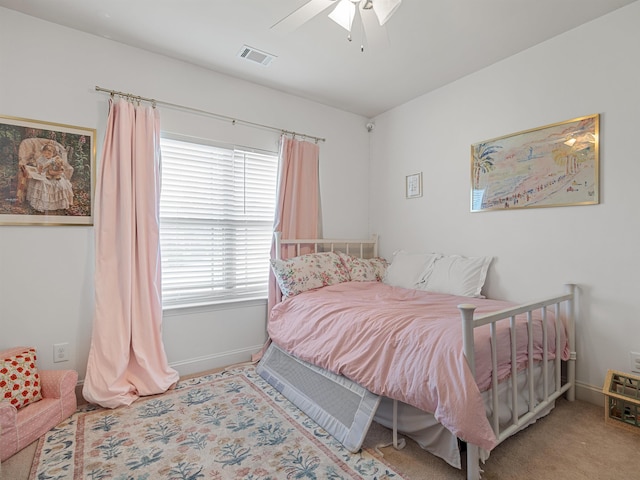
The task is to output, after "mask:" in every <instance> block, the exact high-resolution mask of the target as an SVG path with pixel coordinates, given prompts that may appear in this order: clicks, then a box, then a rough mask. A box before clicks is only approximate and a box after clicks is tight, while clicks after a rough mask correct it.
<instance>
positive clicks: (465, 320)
mask: <svg viewBox="0 0 640 480" xmlns="http://www.w3.org/2000/svg"><path fill="white" fill-rule="evenodd" d="M566 290H567V293H566V294H564V295H559V296H556V297H551V298H547V299H545V300H542V301H539V302H534V303H529V304H526V305H520V306H518V307H516V308H513V309H508V310H502V311H500V312H495V313H492V314H488V315H483V316H478V317H475V318H474V310H475V308H476V307H475V306H474V305H471V304H462V305H458V308H459V309H460V312H461V315H462V330H463V344H464V353H465V356H466V358H467V362H468V363H469V367H470V369H471V371H472V372H473V373H474V374H475V359H474V352H475V346H474V329H475V328H478V327H481V326H483V325H490V329H491V330H490V331H491V364H492V384H491V392H492V399H493V405H492V407H493V408H492V412H493V413H492V418H490V420H491V425H492V427H493V430H494V432H495V434H496V437H497V438H498V443H500V442H502V441H503V440H504V439H506V438H507V437H509V436H511V435H513V434H514V433H516V432H517V431H519V430H521V429H522V428H523V427H524V426H526V425H527V424H528V423H530V422H531V421H532V420H533V419H535V418H536V416H537V415H538V414H540V412H542V411H543V410H545V409H547V408H549V407H550V406H551V405H552V404H553V402H554V401H555V400H556V399H557V398H558V397H560V396H561V395H563V394H564V393H565V392H566V394H567V395H566V397H567V399H568V400H569V401H573V400H574V399H575V361H576V352H575V318H574V315H575V309H574V297H575V285H572V284H568V285H566ZM550 307H551V308H555V322H556V329H557V330H559V329H560V328H562V327H563V326H564V328H565V331H566V332H567V338H568V343H569V350H570V358H569V360H568V361H567V368H566V378H565V379H564V381H563V378H562V369H561V362H562V360H561V355H560V354H558V355H556V356H555V368H554V372H555V382H554V385H555V388H554V389H553V391H550V390H549V388H548V384H549V382H547V378H548V375H549V372H548V370H549V362H548V361H547V360H548V355H549V352H548V342H547V327H548V320H547V308H550ZM536 310H540V311H541V314H542V333H543V342H542V343H543V365H542V368H543V378H544V394H543V398H538V397H537V396H536V394H535V392H534V380H533V371H534V368H533V366H534V365H533V335H532V334H531V333H532V328H533V323H532V317H533V312H534V311H536ZM523 314H524V315H526V317H527V324H528V338H529V343H528V358H529V363H528V366H527V368H528V375H529V381H528V382H527V383H528V389H529V392H528V411H527V412H526V413H524V414H522V415H518V386H517V382H512V391H511V422H510V424H509V425H508V426H507V427H505V428H502V429H501V427H500V422H499V418H500V414H499V404H498V393H497V392H498V371H497V368H498V367H497V351H496V345H497V339H496V324H497V322H499V321H509V322H510V323H511V366H512V367H511V378H516V375H517V364H516V360H515V358H516V328H515V322H516V316H517V315H523ZM560 339H561V336H560V335H556V346H555V350H556V352H561V350H562V348H561V345H560ZM480 473H481V469H480V450H479V448H478V447H477V446H476V445H470V444H468V445H467V480H479V479H480Z"/></svg>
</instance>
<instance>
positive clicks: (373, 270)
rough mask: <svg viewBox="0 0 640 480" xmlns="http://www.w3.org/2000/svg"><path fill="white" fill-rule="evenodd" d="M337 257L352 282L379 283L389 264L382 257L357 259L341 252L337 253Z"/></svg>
mask: <svg viewBox="0 0 640 480" xmlns="http://www.w3.org/2000/svg"><path fill="white" fill-rule="evenodd" d="M338 255H340V259H341V260H342V263H344V265H345V267H347V270H348V271H349V276H350V277H351V281H352V282H380V281H382V279H383V278H384V274H385V273H386V271H387V267H388V266H389V262H387V261H386V260H385V259H384V258H382V257H374V258H359V257H354V256H353V255H347V254H346V253H343V252H338Z"/></svg>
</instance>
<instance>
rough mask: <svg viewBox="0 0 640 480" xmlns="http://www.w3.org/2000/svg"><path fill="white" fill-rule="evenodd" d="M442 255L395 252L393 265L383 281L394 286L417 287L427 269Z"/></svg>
mask: <svg viewBox="0 0 640 480" xmlns="http://www.w3.org/2000/svg"><path fill="white" fill-rule="evenodd" d="M439 256H440V255H438V254H435V253H407V252H405V251H404V250H399V251H397V252H396V253H394V254H393V260H392V261H391V265H389V266H388V267H387V271H386V273H385V275H384V278H383V279H382V281H383V282H384V283H386V284H387V285H391V286H393V287H403V288H417V285H418V282H419V281H420V279H421V278H422V277H423V276H424V273H425V271H426V270H428V269H429V268H431V266H432V265H433V262H435V260H436V259H437V258H438V257H439Z"/></svg>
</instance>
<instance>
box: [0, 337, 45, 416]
mask: <svg viewBox="0 0 640 480" xmlns="http://www.w3.org/2000/svg"><path fill="white" fill-rule="evenodd" d="M0 395H1V397H0V401H2V402H6V401H8V402H9V403H11V405H13V406H14V407H16V408H22V407H24V406H25V405H28V404H30V403H34V402H37V401H38V400H40V399H41V398H42V392H41V391H40V375H39V374H38V368H37V366H36V349H35V348H26V349H25V350H23V351H22V352H20V353H16V354H14V355H12V356H10V357H5V358H0Z"/></svg>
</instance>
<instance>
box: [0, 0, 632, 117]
mask: <svg viewBox="0 0 640 480" xmlns="http://www.w3.org/2000/svg"><path fill="white" fill-rule="evenodd" d="M374 1H375V0H374ZM634 1H636V0H404V1H403V2H402V5H401V6H400V8H399V9H398V10H397V12H396V13H395V15H394V16H393V17H392V18H391V19H390V20H389V21H388V23H387V24H386V26H385V27H386V29H387V35H388V38H389V45H388V46H387V47H385V48H369V47H367V45H366V41H365V49H364V52H361V51H360V45H361V43H362V40H361V27H360V26H359V24H356V23H354V28H353V32H354V33H353V41H352V42H349V41H348V40H347V35H346V31H345V30H343V29H342V28H341V27H339V26H338V25H337V24H335V23H334V22H333V21H331V20H330V19H328V18H327V14H328V13H329V12H330V11H331V9H327V10H326V11H325V12H323V13H321V14H320V15H318V16H316V17H315V18H314V19H312V20H311V21H309V22H307V23H305V24H304V25H302V26H301V27H300V28H298V29H296V30H294V31H292V32H289V33H280V32H277V31H275V30H273V29H271V28H270V27H271V26H272V25H273V24H275V23H276V22H277V21H278V20H280V19H282V18H283V17H285V16H286V15H288V14H289V13H291V12H293V11H294V10H295V9H296V8H298V7H300V6H302V5H304V4H305V3H306V2H307V0H270V1H268V0H55V1H54V0H0V6H3V7H6V8H10V9H12V10H17V11H19V12H23V13H25V14H27V15H32V16H34V17H38V18H41V19H43V20H48V21H51V22H54V23H58V24H61V25H65V26H67V27H70V28H74V29H77V30H81V31H84V32H88V33H91V34H94V35H98V36H102V37H105V38H109V39H112V40H114V41H117V42H121V43H124V44H127V45H131V46H135V47H140V48H143V49H146V50H149V51H152V52H156V53H160V54H164V55H167V56H170V57H173V58H177V59H181V60H184V61H187V62H191V63H193V64H196V65H200V66H202V67H205V68H209V69H211V70H215V71H218V72H222V73H225V74H228V75H232V76H237V77H240V78H243V79H246V80H249V81H252V82H254V83H258V84H261V85H265V86H268V87H272V88H276V89H278V90H282V91H285V92H288V93H291V94H294V95H298V96H301V97H305V98H309V99H311V100H314V101H318V102H321V103H324V104H327V105H331V106H334V107H337V108H340V109H343V110H347V111H350V112H354V113H357V114H360V115H363V116H365V117H373V116H375V115H377V114H379V113H382V112H384V111H386V110H388V109H390V108H393V107H395V106H397V105H400V104H402V103H404V102H406V101H408V100H411V99H413V98H415V97H417V96H419V95H422V94H424V93H427V92H429V91H431V90H434V89H436V88H438V87H441V86H443V85H445V84H447V83H449V82H452V81H454V80H456V79H459V78H461V77H463V76H465V75H468V74H470V73H472V72H475V71H478V70H480V69H482V68H484V67H486V66H488V65H491V64H493V63H495V62H497V61H499V60H501V59H504V58H506V57H509V56H511V55H513V54H516V53H518V52H520V51H522V50H525V49H527V48H529V47H531V46H533V45H536V44H538V43H541V42H543V41H545V40H547V39H549V38H551V37H554V36H556V35H559V34H561V33H563V32H565V31H567V30H570V29H572V28H574V27H577V26H578V25H581V24H583V23H586V22H588V21H590V20H593V19H595V18H597V17H600V16H602V15H604V14H606V13H608V12H610V11H612V10H615V9H617V8H620V7H622V6H625V5H627V4H630V3H633V2H634ZM0 14H2V11H1V10H0ZM356 22H358V20H356ZM245 44H246V45H249V46H251V47H254V48H257V49H259V50H262V51H266V52H268V53H271V54H273V55H276V56H277V58H276V59H275V60H274V61H273V62H272V63H271V64H270V66H268V67H263V66H261V65H259V64H257V63H253V62H249V61H247V60H243V59H240V58H239V57H238V56H237V54H238V52H239V51H240V49H241V48H242V46H243V45H245Z"/></svg>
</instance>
